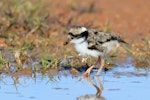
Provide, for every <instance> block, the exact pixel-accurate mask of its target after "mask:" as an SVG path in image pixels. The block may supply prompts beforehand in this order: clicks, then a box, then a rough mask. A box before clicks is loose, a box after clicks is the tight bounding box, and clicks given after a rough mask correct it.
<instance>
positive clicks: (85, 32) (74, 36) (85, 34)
mask: <svg viewBox="0 0 150 100" xmlns="http://www.w3.org/2000/svg"><path fill="white" fill-rule="evenodd" d="M68 34H69V35H70V36H71V37H72V38H81V37H85V38H87V37H88V31H84V32H82V33H81V34H76V35H74V34H73V33H71V32H69V33H68Z"/></svg>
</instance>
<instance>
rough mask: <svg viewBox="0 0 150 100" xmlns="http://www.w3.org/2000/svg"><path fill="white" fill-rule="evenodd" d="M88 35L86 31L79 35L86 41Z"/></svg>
mask: <svg viewBox="0 0 150 100" xmlns="http://www.w3.org/2000/svg"><path fill="white" fill-rule="evenodd" d="M88 35H89V32H88V31H84V32H82V33H81V37H85V38H86V39H87V37H88Z"/></svg>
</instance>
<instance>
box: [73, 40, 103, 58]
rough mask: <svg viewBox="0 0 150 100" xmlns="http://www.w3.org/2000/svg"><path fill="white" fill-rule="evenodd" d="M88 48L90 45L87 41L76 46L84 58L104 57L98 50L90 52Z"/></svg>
mask: <svg viewBox="0 0 150 100" xmlns="http://www.w3.org/2000/svg"><path fill="white" fill-rule="evenodd" d="M87 47H88V43H87V42H86V41H84V42H82V43H79V44H75V49H76V51H77V52H78V53H79V54H80V55H82V56H92V57H96V58H97V57H99V56H101V55H102V53H101V52H99V51H97V50H90V49H88V48H87Z"/></svg>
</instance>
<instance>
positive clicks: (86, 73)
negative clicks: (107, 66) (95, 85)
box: [84, 58, 99, 77]
mask: <svg viewBox="0 0 150 100" xmlns="http://www.w3.org/2000/svg"><path fill="white" fill-rule="evenodd" d="M98 62H99V58H98V60H97V61H96V63H95V64H94V65H92V66H91V67H90V68H88V69H87V70H86V72H85V73H84V76H87V77H88V76H89V75H90V72H91V70H92V69H93V68H94V66H95V65H97V63H98Z"/></svg>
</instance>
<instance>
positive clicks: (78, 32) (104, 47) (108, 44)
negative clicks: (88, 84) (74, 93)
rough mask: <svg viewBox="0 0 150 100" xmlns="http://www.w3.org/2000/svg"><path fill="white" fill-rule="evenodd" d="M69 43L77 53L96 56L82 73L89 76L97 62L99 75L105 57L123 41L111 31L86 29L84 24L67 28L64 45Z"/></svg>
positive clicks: (84, 55)
mask: <svg viewBox="0 0 150 100" xmlns="http://www.w3.org/2000/svg"><path fill="white" fill-rule="evenodd" d="M69 43H72V44H74V47H75V50H76V51H77V52H78V53H79V55H81V56H83V57H86V56H91V57H94V58H97V61H96V62H95V63H94V65H92V66H90V67H89V68H88V69H87V70H86V71H85V73H84V75H85V76H90V73H91V70H92V69H93V68H94V66H96V65H97V64H98V63H101V64H100V67H99V69H98V71H97V73H96V76H99V75H100V72H101V70H102V68H103V67H104V65H105V60H104V59H105V58H106V57H107V56H108V55H109V54H110V53H111V52H112V51H114V50H115V49H116V48H118V47H119V46H120V43H125V44H127V42H125V41H124V40H123V39H122V38H121V37H120V36H119V35H117V34H115V33H112V32H104V31H102V30H96V29H88V28H86V27H84V26H75V27H71V28H70V29H69V30H68V37H67V40H66V41H65V42H64V45H67V44H69Z"/></svg>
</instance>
